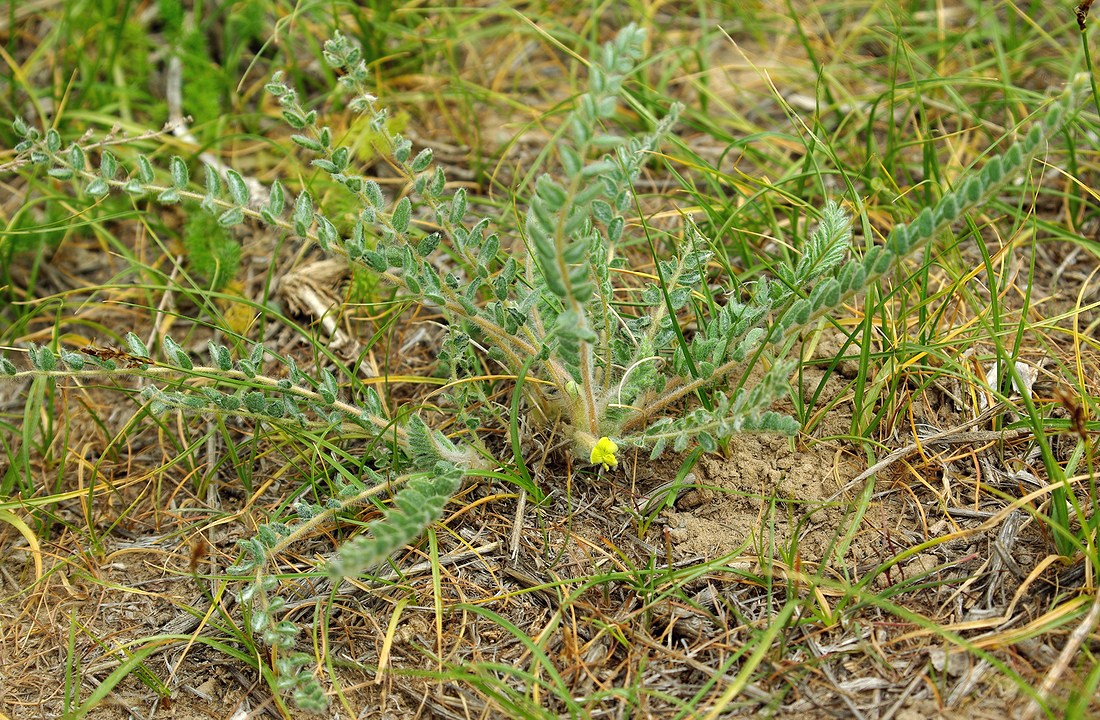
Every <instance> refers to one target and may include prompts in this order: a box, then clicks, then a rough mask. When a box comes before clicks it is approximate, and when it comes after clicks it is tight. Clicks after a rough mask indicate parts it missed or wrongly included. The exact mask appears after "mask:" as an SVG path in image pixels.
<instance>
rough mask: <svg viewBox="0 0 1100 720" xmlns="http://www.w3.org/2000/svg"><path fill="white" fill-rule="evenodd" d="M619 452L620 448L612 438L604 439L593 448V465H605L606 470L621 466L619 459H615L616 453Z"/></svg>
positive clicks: (591, 459) (598, 441)
mask: <svg viewBox="0 0 1100 720" xmlns="http://www.w3.org/2000/svg"><path fill="white" fill-rule="evenodd" d="M618 451H619V446H618V445H616V444H615V442H614V441H613V440H612V439H611V438H608V437H602V438H600V439H599V440H597V441H596V446H595V447H594V448H592V456H591V458H590V461H591V463H592V464H593V465H603V469H604V470H610V469H612V468H614V467H617V466H618V464H619V459H618V458H617V457H615V453H617V452H618Z"/></svg>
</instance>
